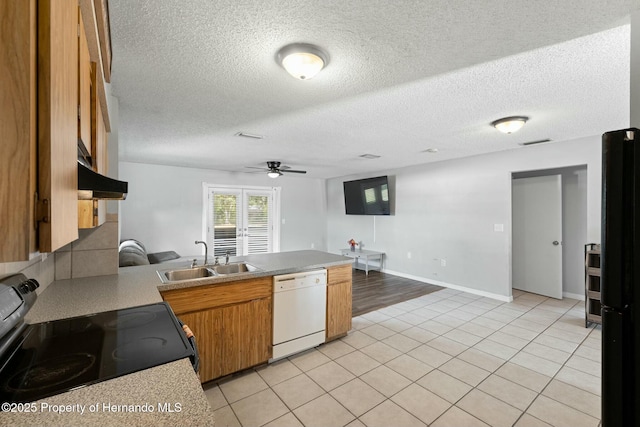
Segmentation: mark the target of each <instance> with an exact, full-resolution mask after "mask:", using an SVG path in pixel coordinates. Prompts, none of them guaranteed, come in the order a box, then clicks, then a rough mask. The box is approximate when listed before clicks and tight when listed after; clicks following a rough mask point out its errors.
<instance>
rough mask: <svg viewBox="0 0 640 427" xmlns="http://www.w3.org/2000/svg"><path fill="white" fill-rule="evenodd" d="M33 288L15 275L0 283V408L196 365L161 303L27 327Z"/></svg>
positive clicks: (192, 351) (194, 354) (176, 324)
mask: <svg viewBox="0 0 640 427" xmlns="http://www.w3.org/2000/svg"><path fill="white" fill-rule="evenodd" d="M38 286H39V285H38V283H37V282H36V281H35V280H34V279H27V278H26V277H25V276H24V275H22V274H19V275H14V276H10V277H7V278H3V279H1V280H0V319H1V320H2V323H1V324H0V337H1V338H0V402H30V401H33V400H38V399H42V398H44V397H48V396H52V395H55V394H59V393H63V392H66V391H69V390H73V389H76V388H80V387H84V386H87V385H90V384H94V383H97V382H100V381H105V380H108V379H112V378H116V377H119V376H121V375H126V374H130V373H133V372H137V371H140V370H143V369H147V368H151V367H153V366H157V365H161V364H164V363H168V362H172V361H175V360H179V359H182V358H186V357H190V358H191V359H192V362H193V361H194V358H196V357H197V350H196V349H195V342H194V341H193V340H191V341H190V340H189V339H188V338H187V336H186V335H185V333H184V331H183V329H182V327H181V323H180V322H179V320H178V319H177V318H176V317H175V315H174V314H173V311H172V310H171V307H170V306H169V305H168V304H167V303H165V302H163V303H156V304H149V305H143V306H138V307H131V308H125V309H120V310H112V311H106V312H102V313H96V314H91V315H86V316H78V317H73V318H68V319H62V320H55V321H50V322H43V323H37V324H26V323H24V321H23V319H24V316H25V314H26V313H27V311H28V310H29V308H30V307H31V306H32V305H33V304H34V303H35V300H36V298H37V296H36V292H35V290H36V288H37V287H38Z"/></svg>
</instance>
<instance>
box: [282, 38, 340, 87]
mask: <svg viewBox="0 0 640 427" xmlns="http://www.w3.org/2000/svg"><path fill="white" fill-rule="evenodd" d="M276 58H277V61H278V63H279V64H280V65H282V67H283V68H284V69H285V70H287V72H288V73H289V74H291V75H292V76H293V77H295V78H296V79H300V80H309V79H311V78H313V76H315V75H316V74H318V73H319V72H320V71H321V70H322V69H323V68H324V67H326V66H327V64H328V63H329V57H328V55H327V54H326V53H325V52H323V51H322V50H321V49H320V48H319V47H318V46H314V45H312V44H308V43H293V44H290V45H287V46H285V47H283V48H282V49H280V50H279V51H278V54H277V56H276Z"/></svg>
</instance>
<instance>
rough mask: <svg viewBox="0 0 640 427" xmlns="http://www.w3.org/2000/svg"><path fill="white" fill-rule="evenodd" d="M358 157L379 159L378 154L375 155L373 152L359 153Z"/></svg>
mask: <svg viewBox="0 0 640 427" xmlns="http://www.w3.org/2000/svg"><path fill="white" fill-rule="evenodd" d="M359 157H362V158H363V159H379V158H380V156H376V155H375V154H361V155H360V156H359Z"/></svg>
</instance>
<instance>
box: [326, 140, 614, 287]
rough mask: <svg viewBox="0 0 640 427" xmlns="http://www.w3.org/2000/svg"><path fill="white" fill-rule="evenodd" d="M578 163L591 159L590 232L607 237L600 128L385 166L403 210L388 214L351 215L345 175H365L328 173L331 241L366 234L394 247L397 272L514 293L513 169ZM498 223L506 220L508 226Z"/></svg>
mask: <svg viewBox="0 0 640 427" xmlns="http://www.w3.org/2000/svg"><path fill="white" fill-rule="evenodd" d="M576 165H587V191H586V194H587V202H586V205H587V214H586V222H587V224H586V229H587V230H586V236H587V239H588V240H589V241H592V242H599V241H600V191H601V190H600V183H601V138H600V136H599V135H598V136H593V137H588V138H580V139H576V140H572V141H565V142H556V143H549V144H542V145H537V146H531V147H526V148H518V149H514V150H508V151H502V152H498V153H492V154H487V155H481V156H474V157H469V158H464V159H458V160H451V161H443V162H437V163H431V164H427V165H422V166H416V167H411V168H403V169H399V170H388V171H383V172H380V173H377V174H376V175H381V174H387V175H391V176H394V178H395V186H391V191H393V195H392V198H395V215H392V216H388V217H383V216H378V217H366V216H351V215H349V216H348V215H345V213H344V197H343V192H342V182H343V181H345V180H348V179H357V178H363V177H365V176H362V175H358V176H353V175H352V176H346V177H341V178H335V179H331V180H328V181H327V230H328V234H327V242H328V249H329V251H331V252H337V251H338V250H339V249H340V248H344V247H346V244H347V243H346V242H347V240H349V239H350V238H354V239H355V240H362V241H363V242H364V244H365V249H374V250H381V251H384V252H385V253H386V254H387V258H386V265H385V269H386V270H388V271H390V272H396V273H401V274H402V275H405V276H409V277H414V278H418V279H423V280H428V281H431V282H432V283H438V282H442V283H444V284H448V285H453V286H458V287H464V288H469V289H473V290H475V291H478V292H479V293H485V294H488V295H491V296H495V297H501V298H503V299H508V298H509V297H510V296H511V259H510V257H511V174H512V172H522V171H531V170H538V169H551V168H562V167H568V166H576ZM367 176H374V175H367ZM494 224H504V232H495V231H494ZM585 243H586V242H585ZM409 252H410V253H411V258H408V256H407V255H408V253H409ZM441 259H445V260H446V267H442V266H441V261H440V260H441Z"/></svg>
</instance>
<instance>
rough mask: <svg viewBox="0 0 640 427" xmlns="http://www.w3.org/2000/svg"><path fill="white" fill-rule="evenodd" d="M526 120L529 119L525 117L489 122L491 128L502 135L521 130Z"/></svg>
mask: <svg viewBox="0 0 640 427" xmlns="http://www.w3.org/2000/svg"><path fill="white" fill-rule="evenodd" d="M527 120H529V117H526V116H512V117H505V118H502V119H498V120H496V121H493V122H491V126H493V127H494V128H496V129H498V130H499V131H500V132H502V133H513V132H517V131H519V130H520V129H522V126H524V124H525V123H526V122H527Z"/></svg>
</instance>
